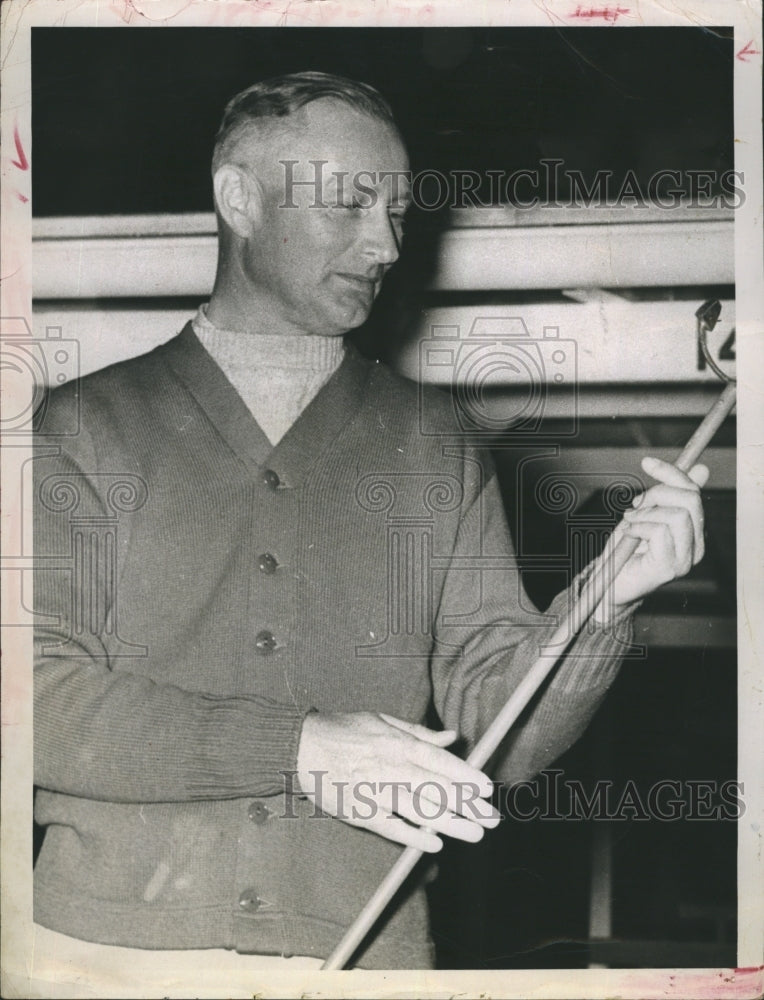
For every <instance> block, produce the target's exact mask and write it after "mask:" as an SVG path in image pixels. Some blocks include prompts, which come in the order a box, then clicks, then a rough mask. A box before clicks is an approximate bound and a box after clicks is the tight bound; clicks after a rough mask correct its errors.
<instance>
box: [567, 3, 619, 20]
mask: <svg viewBox="0 0 764 1000" xmlns="http://www.w3.org/2000/svg"><path fill="white" fill-rule="evenodd" d="M630 13H631V11H630V10H629V8H628V7H582V6H581V4H579V5H578V7H576V9H575V11H574V13H573V14H571V15H570V16H571V17H588V18H591V17H601V18H602V19H603V21H610V22H611V24H612V23H615V22H616V21H617V20H618V18H619V17H620V16H621V14H630Z"/></svg>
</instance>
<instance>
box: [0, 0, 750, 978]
mask: <svg viewBox="0 0 764 1000" xmlns="http://www.w3.org/2000/svg"><path fill="white" fill-rule="evenodd" d="M149 2H150V0H144V5H145V6H146V7H147V8H148V4H149ZM158 2H159V3H165V2H166V0H158ZM227 5H228V4H226V0H217V2H216V3H213V4H206V3H203V4H199V3H191V4H188V5H187V6H185V7H183V6H182V5H181V4H177V6H178V7H181V9H180V10H179V12H178V15H177V18H176V20H178V21H181V20H182V23H183V24H184V25H186V24H193V25H195V26H199V27H204V26H213V25H215V26H217V25H219V24H220V10H221V8H223V7H224V6H227ZM99 6H100V5H99V3H98V0H86V2H85V3H83V2H81V0H80V2H77V0H57V2H55V3H54V2H48V0H30V2H28V3H22V2H21V0H11V3H9V4H8V5H7V6H4V10H3V11H2V14H3V32H2V40H1V42H0V44H2V56H3V62H2V84H3V86H2V98H1V100H2V126H3V139H4V143H3V175H2V208H3V212H2V218H1V219H0V226H2V248H1V249H2V254H1V256H0V261H1V262H2V277H3V281H2V286H1V287H0V295H1V296H2V307H1V308H0V317H3V318H7V317H15V316H23V317H25V318H26V319H27V320H28V321H29V322H30V325H31V316H32V310H31V212H30V207H29V197H28V191H29V187H28V184H29V180H28V178H29V170H28V168H29V165H30V163H31V161H32V160H33V158H34V151H33V150H32V151H31V152H29V151H28V150H27V149H25V148H24V147H23V146H22V147H21V148H19V147H14V146H13V141H12V139H10V141H9V137H11V136H12V135H13V127H12V124H11V131H10V133H9V130H8V126H9V123H12V122H13V121H14V119H15V118H18V121H19V123H20V124H21V132H22V133H23V134H25V135H27V136H29V135H31V132H30V128H29V115H30V95H29V83H28V73H29V36H30V29H31V26H32V24H33V23H34V24H35V26H37V25H39V26H43V25H48V26H53V25H57V26H61V27H66V26H67V25H68V24H71V25H75V24H76V25H78V26H82V25H84V24H86V23H87V24H91V25H95V23H96V21H97V18H98V16H99V14H98V8H99ZM140 6H141V5H140V4H139V3H137V2H136V7H140ZM240 6H242V5H240ZM429 6H430V7H431V8H432V9H433V11H434V12H435V13H434V15H433V20H432V22H431V24H432V26H433V27H434V26H439V25H443V26H446V25H451V24H456V23H460V22H459V19H458V13H455V6H454V5H453V4H446V3H440V4H439V3H437V2H433V3H431V4H430V5H429ZM567 6H568V7H570V8H574V7H575V4H572V3H571V4H568V5H567ZM620 6H621V7H623V9H624V10H628V9H629V6H628V3H626V2H624V3H622V4H620ZM639 6H640V17H641V24H643V25H644V24H647V23H651V24H652V23H656V24H659V23H661V24H662V23H666V22H665V21H663V20H660V19H659V17H660V15H659V14H658V13H657V10H658V5H657V4H656V15H655V17H656V19H655V20H653V14H652V13H651V9H650V5H649V4H640V5H639ZM119 7H120V4H118V3H113V4H112V5H111V6H110V7H109V8H108V10H107V11H106V12H104V11H103V10H102V11H101V16H102V17H104V16H105V17H106V18H108V17H111V16H112V15H114V16H115V20H114V23H113V26H114V27H115V28H116V27H125V28H128V27H135V26H136V22H135V20H134V21H133V22H132V23H126V22H124V21H122V22H120V21H119V20H118V17H117V9H118V8H119ZM403 7H406V8H407V9H408V10H409V11H410V12H411V14H412V16H416V15H417V14H418V13H419V8H420V7H421V5H420V4H418V3H417V2H416V0H401V2H400V3H399V4H398V8H403ZM710 7H711V9H712V10H713V12H714V15H716V13H717V11H718V12H720V13H723V12H725V11H726V12H727V14H726V17H718V18H717V17H715V16H714V17H711V15H710V14H709V8H710ZM758 7H759V13H760V4H758ZM21 8H23V11H22V10H21ZM518 8H519V9H516V8H515V6H514V5H513V6H512V8H511V9H510V10H509V12H508V13H509V16H508V14H507V11H506V10H505V5H503V4H500V3H498V2H496V3H494V2H486V3H485V4H484V5H483V8H482V9H483V11H484V12H485V16H490V17H491V18H492V22H491V23H492V24H493V25H495V26H500V25H501V26H512V25H515V24H520V23H523V24H530V23H533V24H534V25H536V26H539V27H544V26H546V27H549V30H554V29H555V27H557V26H560V25H559V21H560V20H561V18H560V17H559V15H558V14H557V10H558V9H559V8H555V9H554V10H553V11H552V10H549V9H547V8H546V7H543V6H539V5H535V4H532V3H531V4H528V5H526V6H524V7H523V6H521V5H518ZM661 9H665V5H661ZM332 10H333V17H334V18H335V20H334V21H332V22H328V21H327V22H325V23H326V26H333V25H335V24H337V25H338V24H340V23H343V24H346V23H352V24H353V25H358V26H363V25H365V24H366V20H365V19H364V20H361V19H359V18H358V17H357V16H355V15H356V13H357V10H356V9H355V8H354V5H353V4H352V3H351V2H350V0H337V2H335V3H334V4H333V6H332ZM682 10H683V11H685V17H686V24H687V26H688V27H696V26H697V24H698V20H699V19H702V20H703V21H704V23H725V24H734V25H735V28H736V34H735V47H736V51H737V50H738V48H739V49H740V50H741V51H745V50H746V47H747V46H751V48H748V50H747V51H748V52H749V53H750V52H751V51H754V52H755V51H757V50H759V49H761V47H762V39H761V28H760V22H759V21H758V17H755V16H754V17H751V13H753V14H754V15H755V14H756V5H755V4H751V5H750V6H749V11H748V16H747V17H746V16H745V15H746V11H741V10H740V7H739V5H737V4H736V3H734V2H733V0H728V2H726V3H725V2H723V0H721V2H715V3H714V4H713V6H712V5H710V4H708V3H705V2H704V0H693V3H692V4H689V5H688V4H683V5H682ZM16 12H18V15H17V19H15V18H14V14H16ZM70 13H71V15H72V17H71V20H67V17H68V15H69V14H70ZM133 15H134V16H135V17H137V18H138V19H139V15H138V14H137V12H136V11H134V12H133ZM259 16H260V18H261V20H260V22H259V23H262V24H263V25H265V24H271V23H272V22H271V21H270V20H268V17H269V16H272V15H269V14H267V13H266V12H265V11H263V12H261V13H260V15H259ZM290 16H291V17H293V18H294V21H293V23H294V24H295V25H298V24H302V23H303V21H301V20H300V18H301V17H303V16H304V17H305V19H306V20H307V21H308V22H309V23H311V22H310V15H309V13H308V12H307V10H306V12H305V14H304V15H303V14H302V7H296V8H293V10H292V12H291V14H290ZM387 16H388V15H385V17H379V16H377V17H376V18H375V19H374V23H375V24H376V25H378V26H379V25H381V24H385V25H386V24H388V23H389V24H391V25H392V24H394V23H397V22H393V21H392V20H390V21H389V22H388V21H387V20H386V19H385V18H386V17H387ZM696 18H697V19H698V20H696ZM98 23H99V24H102V25H103V26H106V21H105V20H103V21H98ZM471 23H472V22H470V24H471ZM475 23H482V22H481V21H478V20H476V22H475ZM369 24H371V19H369ZM110 26H111V25H110ZM161 26H163V25H162V24H161V23H160V24H154V25H152V26H151V27H149V26H148V25H146V26H145V27H144V30H152V28H153V29H155V30H158V29H159V28H160V27H161ZM247 26H253V27H255V26H257V24H255V22H254V21H251V22H248V23H247ZM401 26H406V25H405V24H402V25H401ZM411 26H419V27H421V24H417V23H416V22H414V23H412V25H411ZM468 26H469V25H468ZM635 29H636V30H638V28H637V27H636V26H633V27H621V26H619V27H618V28H615V29H614V30H635ZM319 30H320V29H319ZM749 35H750V38H749V37H748V36H749ZM744 36H745V37H744ZM738 42H740V46H738ZM745 65H746V63H745V60H744V59H741V60H740V61H739V62H736V65H735V77H736V79H735V126H736V139H737V145H736V152H737V155H738V157H739V158H740V163H741V164H744V169H745V171H746V175H749V172H750V176H752V177H754V178H760V177H761V166H762V156H761V136H760V131H759V128H758V121H759V118H760V113H761V97H760V94H759V93H758V92H757V82H758V80H757V76H756V74H747V70H746V69H745ZM751 80H752V81H753V82H752V83H751ZM12 160H16V162H17V164H19V166H18V167H17V168H16V169H17V171H18V177H17V176H16V175H14V173H13V170H12V169H11V168H10V167H9V166H8V165H9V162H10V161H12ZM737 162H738V161H737V160H736V166H737ZM753 183H754V185H756V184H758V185H759V187H758V188H754V190H755V191H756V193H757V194H758V196H759V198H760V195H761V188H760V184H761V181H760V180H756V181H754V182H753ZM25 185H27V186H25ZM754 201H755V199H754V198H753V197H750V196H749V197H748V201H747V203H746V205H745V206H744V207H743V208H741V209H740V210H739V214H738V215H737V216H736V225H735V245H736V274H735V278H736V296H737V303H738V304H737V316H738V331H739V354H740V359H739V361H741V363H740V365H739V370H740V371H742V372H750V373H753V374H752V376H751V377H750V378H749V381H746V379H745V377H743V378H742V379H741V394H742V396H743V405H741V406H739V408H738V445H737V448H738V452H737V475H738V491H739V492H738V519H739V523H740V526H741V528H743V529H745V528H746V526H748V527H749V528H750V533H749V534H748V535H747V539H746V540H744V539H743V535H744V531H743V530H741V531H739V533H738V543H737V545H738V613H739V621H738V638H739V647H738V655H739V667H738V685H739V706H738V726H739V732H738V749H739V762H740V774H739V777H740V778H741V780H743V781H744V783H745V785H746V807H747V808H746V815H745V820H742V819H741V820H740V821H739V824H738V838H739V847H738V859H739V868H738V912H739V916H740V925H739V929H738V965H739V966H740V967H745V968H749V969H752V968H753V967H756V966H758V967H759V973H758V976H757V975H754V976H753V978H752V979H749V980H744V979H738V980H737V981H735V980H734V977H733V981H731V982H730V983H729V995H730V996H733V995H734V996H739V997H747V996H749V995H751V996H754V995H758V993H759V992H760V990H761V989H762V983H763V982H764V980H763V979H762V976H761V967H760V962H761V959H760V957H759V956H760V954H761V948H762V940H763V939H764V901H762V899H761V898H760V893H757V892H756V890H755V886H756V885H757V884H760V880H761V877H762V859H761V849H760V848H761V836H762V825H764V812H763V810H762V801H761V796H762V793H761V792H760V791H758V788H757V782H758V781H759V779H760V777H761V774H760V752H761V747H760V739H759V734H760V733H761V731H762V729H764V725H763V724H764V718H763V717H762V694H761V690H762V681H764V673H763V672H762V666H761V661H762V654H763V653H764V643H763V642H762V620H761V614H760V612H759V613H758V615H757V613H756V611H755V610H754V609H755V607H756V602H757V600H758V602H759V606H761V598H762V596H763V595H764V581H762V566H764V558H763V557H764V546H763V545H762V527H761V521H762V498H761V496H760V482H761V477H762V473H763V472H764V461H763V458H762V451H763V450H764V449H762V448H761V447H760V442H761V427H762V426H764V406H763V405H762V399H761V395H757V394H756V380H755V373H756V372H762V371H764V335H762V330H761V327H762V321H763V319H764V317H763V316H762V276H761V270H760V268H761V250H760V248H759V244H760V240H761V205H760V203H759V207H758V221H757V220H756V211H755V209H756V206H755V204H754ZM757 241H758V242H757ZM752 248H753V249H752ZM757 248H759V249H757ZM757 445H759V447H757ZM15 450H16V451H17V452H18V451H19V449H15ZM9 451H10V449H7V448H5V447H3V448H2V449H1V450H0V456H1V457H2V461H3V486H4V490H3V493H4V496H5V498H6V501H5V510H4V512H3V521H4V523H5V524H6V525H7V527H6V529H5V530H6V531H13V530H14V529H15V530H17V531H18V532H19V536H20V537H21V536H22V535H23V537H24V541H25V546H26V543H27V542H28V539H29V531H30V527H29V517H28V516H25V512H24V511H23V510H17V509H14V507H13V505H12V502H11V501H10V500H9V497H10V498H12V497H13V495H14V494H13V482H14V480H13V479H11V480H10V483H11V485H10V487H9V481H8V477H9V476H10V475H13V474H15V473H16V472H17V471H18V468H19V464H18V462H16V461H15V460H13V461H12V459H13V456H11V455H9ZM26 457H28V456H26ZM25 551H30V549H26V547H25ZM757 560H760V561H757ZM19 575H21V574H19ZM4 591H5V594H4V597H3V600H4V601H6V600H10V599H12V594H9V593H8V589H6V588H4ZM17 597H18V598H19V599H20V600H21V601H22V603H23V599H24V594H23V592H20V593H19V594H18V595H17ZM757 618H758V621H757ZM752 634H753V635H755V636H756V639H757V644H756V646H753V645H752V640H751V637H752ZM3 650H4V655H3V664H4V666H3V671H2V693H3V707H2V713H3V726H2V746H3V764H4V767H3V771H2V779H3V780H2V839H1V840H0V850H1V852H2V917H3V921H2V924H3V927H2V977H3V995H4V996H8V997H12V996H19V997H23V996H26V995H29V996H38V995H39V996H44V995H46V994H43V993H30V994H25V993H24V992H14V990H16V991H18V990H19V989H23V987H21V986H20V983H21V982H22V981H23V976H24V966H25V963H26V960H27V957H28V955H29V954H30V952H31V948H32V928H31V879H32V838H31V828H32V755H31V634H30V630H29V629H25V628H15V629H9V628H7V627H5V628H4V629H3ZM754 823H758V829H753V828H752V824H754ZM757 853H758V857H757ZM757 880H758V882H757ZM741 901H744V902H745V906H742V905H741ZM701 973H702V975H701ZM728 975H729V970H727V969H718V970H717V969H703V970H691V969H678V970H669V969H664V968H658V969H642V968H640V969H635V970H572V971H566V970H556V969H553V970H544V971H540V970H539V971H537V970H528V971H519V970H492V971H482V970H472V971H470V970H466V971H461V970H459V971H449V970H426V971H411V972H405V973H404V972H393V973H385V972H378V973H376V972H375V973H372V972H356V971H354V972H353V973H347V974H345V973H339V974H336V973H323V974H322V973H319V974H318V975H317V974H316V973H314V972H312V971H311V972H303V973H293V974H289V973H279V974H274V975H273V977H272V981H269V982H265V981H264V982H258V983H257V986H256V990H257V992H259V993H261V994H262V995H263V996H289V995H290V991H291V990H295V989H298V988H299V989H301V990H305V992H306V993H307V994H308V995H312V996H333V995H335V996H336V995H343V996H375V995H376V996H386V995H393V994H395V993H396V992H400V991H401V990H402V989H405V990H406V992H407V995H415V996H421V997H429V996H435V995H442V994H443V993H444V991H447V990H450V989H453V990H454V991H457V990H458V991H459V992H464V991H466V992H467V993H468V995H473V994H475V995H479V994H480V993H481V992H484V993H485V994H486V995H489V996H506V997H515V996H517V997H524V996H534V997H550V998H551V997H562V996H570V997H582V998H584V997H589V996H591V997H605V996H608V995H612V994H613V992H614V991H615V990H619V989H620V990H623V991H624V992H623V995H624V996H637V995H650V996H652V995H659V993H660V992H661V991H664V989H665V991H666V992H669V986H670V985H671V984H670V983H669V979H670V978H673V979H674V980H675V983H676V984H677V986H678V988H679V989H680V990H681V986H679V984H681V983H682V982H683V981H688V982H689V981H694V982H695V983H702V984H704V986H707V987H708V988H709V990H710V988H711V984H712V981H713V982H714V983H715V984H716V989H717V993H716V994H715V995H717V996H725V995H726V994H725V993H724V992H723V991H724V989H725V987H724V985H723V983H724V982H725V978H724V977H725V976H728ZM179 976H182V970H181V969H178V970H172V972H171V971H170V970H169V969H168V979H167V985H168V987H169V986H170V985H171V984H172V985H173V987H174V985H175V983H174V980H176V979H177V978H178V977H179ZM323 976H325V977H326V979H325V980H324V979H323V978H322V977H323ZM651 976H652V979H651V978H650V977H651ZM83 977H84V978H83V982H82V983H81V984H80V986H79V987H77V990H83V992H82V993H79V992H77V990H75V992H66V990H67V989H71V985H70V986H66V984H62V990H63V991H62V992H60V993H55V994H54V993H52V992H51V993H50V995H51V996H53V995H56V996H79V995H82V996H114V997H119V996H131V995H136V996H138V995H141V994H140V993H139V992H136V993H132V992H131V993H125V992H121V991H120V987H119V985H118V984H117V983H115V981H114V979H111V980H106V981H101V982H100V983H99V982H97V981H93V982H89V981H87V970H83ZM258 978H259V977H258ZM265 978H269V977H263V979H265ZM651 984H652V985H651ZM188 988H190V989H193V984H188ZM748 988H750V989H752V990H754V991H755V992H747V991H746V990H747V989H748ZM223 989H224V988H223ZM635 990H644V991H649V990H655V991H656V992H655V993H641V994H640V993H636V992H634V991H635ZM156 995H157V996H160V995H161V984H158V986H157V993H156ZM172 995H173V996H179V995H181V994H179V993H177V992H173V993H172ZM200 995H209V994H200ZM220 995H221V996H223V995H225V994H224V992H221V994H220ZM673 995H675V996H682V995H683V994H682V993H681V991H680V992H673ZM709 995H710V993H709Z"/></svg>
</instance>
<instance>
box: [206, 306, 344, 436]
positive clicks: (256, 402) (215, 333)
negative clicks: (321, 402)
mask: <svg viewBox="0 0 764 1000" xmlns="http://www.w3.org/2000/svg"><path fill="white" fill-rule="evenodd" d="M192 325H193V328H194V333H195V334H196V336H197V337H198V338H199V340H200V341H201V343H202V345H203V346H204V348H205V349H206V350H207V352H208V353H209V354H211V355H212V357H213V358H214V360H215V361H216V362H217V363H218V365H220V367H221V368H222V370H223V374H224V375H225V376H226V378H227V379H228V381H229V382H230V383H231V384H232V385H233V387H234V389H236V391H237V392H238V393H239V395H240V396H241V398H242V399H243V400H244V403H245V404H246V406H247V408H248V409H249V411H250V413H251V414H252V416H253V417H254V418H255V420H256V421H257V422H258V424H259V425H260V427H261V428H262V430H263V432H264V433H265V435H266V437H267V438H268V440H269V441H270V442H271V444H272V445H274V446H275V445H276V444H278V442H279V441H280V440H281V438H282V437H283V436H284V435H285V434H286V432H287V431H288V430H289V428H290V427H291V426H292V424H293V423H294V422H295V420H297V418H298V417H299V416H300V414H301V413H302V411H303V410H304V409H305V407H306V406H307V405H308V403H309V402H310V401H311V400H312V399H313V397H314V396H315V395H316V393H317V392H318V391H319V389H320V388H321V387H322V386H323V385H324V384H325V383H326V382H327V381H328V380H329V378H330V377H331V375H332V374H333V373H334V372H335V371H336V370H337V368H339V366H340V364H341V363H342V359H343V357H344V355H345V346H344V343H343V339H342V337H320V336H299V335H295V336H293V337H289V336H284V335H282V334H270V333H251V334H247V333H238V332H236V331H234V330H221V329H219V328H218V327H216V326H215V325H214V324H213V323H212V322H210V320H209V318H208V316H207V306H206V305H202V306H200V307H199V311H198V312H197V314H196V316H195V317H194V319H193V320H192Z"/></svg>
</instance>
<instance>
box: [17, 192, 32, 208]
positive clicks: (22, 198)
mask: <svg viewBox="0 0 764 1000" xmlns="http://www.w3.org/2000/svg"><path fill="white" fill-rule="evenodd" d="M16 197H17V198H18V199H19V201H23V202H24V204H25V205H26V203H27V202H28V201H29V198H27V196H26V195H25V194H22V193H21V191H17V192H16Z"/></svg>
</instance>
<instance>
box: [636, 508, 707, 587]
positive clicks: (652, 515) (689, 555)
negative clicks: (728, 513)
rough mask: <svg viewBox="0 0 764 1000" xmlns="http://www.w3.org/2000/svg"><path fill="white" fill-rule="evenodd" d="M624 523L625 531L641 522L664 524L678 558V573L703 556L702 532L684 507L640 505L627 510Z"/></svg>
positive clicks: (684, 571) (686, 569) (684, 570)
mask: <svg viewBox="0 0 764 1000" xmlns="http://www.w3.org/2000/svg"><path fill="white" fill-rule="evenodd" d="M624 523H625V526H626V530H627V531H628V530H629V529H630V528H633V527H634V526H635V525H637V524H643V523H647V524H663V525H665V526H666V527H667V528H668V530H669V532H670V534H671V542H672V552H673V554H674V556H675V557H676V559H677V560H678V563H677V565H676V571H677V572H678V573H686V572H687V571H688V570H689V569H690V567H691V566H692V565H693V564H694V563H696V562H698V561H699V560H700V559H701V558H702V556H703V533H702V531H700V530H699V529H698V527H697V524H696V523H695V520H694V519H693V518H692V516H691V515H690V513H689V512H688V511H687V509H686V508H685V507H649V508H647V509H646V510H643V509H642V508H641V507H640V508H639V509H638V510H635V511H627V512H626V513H625V514H624ZM652 537H654V538H655V537H657V536H655V535H653V536H652ZM648 541H650V538H648ZM656 555H657V553H656Z"/></svg>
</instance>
